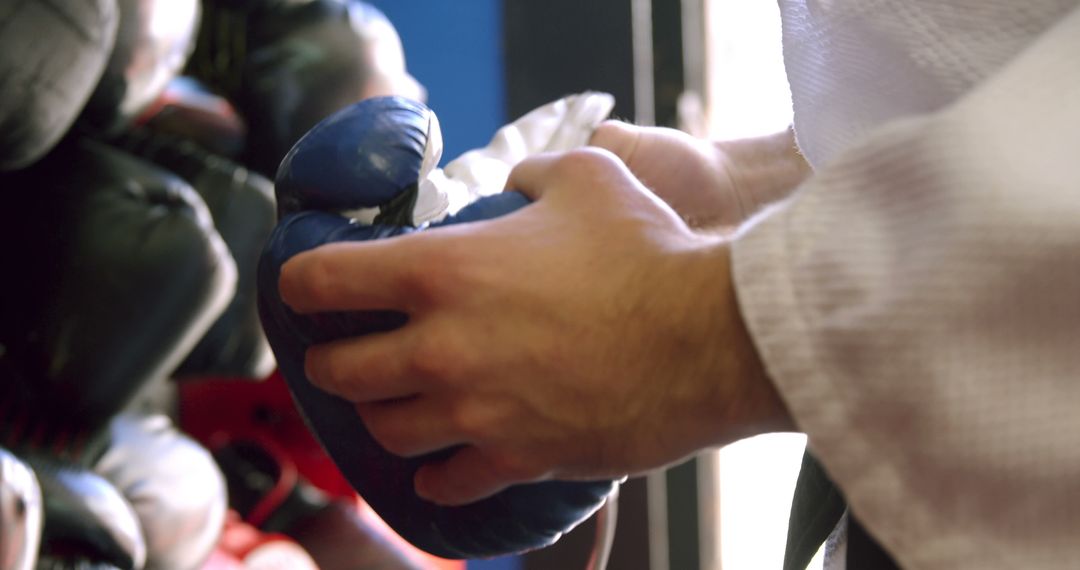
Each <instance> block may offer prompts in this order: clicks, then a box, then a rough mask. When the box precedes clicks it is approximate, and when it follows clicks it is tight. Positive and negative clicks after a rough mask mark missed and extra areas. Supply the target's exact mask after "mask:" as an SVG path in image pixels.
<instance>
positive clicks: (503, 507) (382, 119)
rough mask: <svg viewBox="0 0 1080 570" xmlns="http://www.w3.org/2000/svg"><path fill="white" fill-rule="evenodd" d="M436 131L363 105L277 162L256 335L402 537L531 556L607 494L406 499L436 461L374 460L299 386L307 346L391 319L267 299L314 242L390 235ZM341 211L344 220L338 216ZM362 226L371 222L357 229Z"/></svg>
mask: <svg viewBox="0 0 1080 570" xmlns="http://www.w3.org/2000/svg"><path fill="white" fill-rule="evenodd" d="M439 141H440V135H439V133H438V123H437V121H436V120H435V118H434V114H433V113H431V111H430V110H428V109H427V108H426V107H424V106H423V105H421V104H419V103H415V102H412V101H409V100H406V99H401V98H394V97H388V98H377V99H369V100H366V101H363V102H361V103H358V104H356V105H353V106H351V107H349V108H347V109H345V110H343V111H341V112H339V113H337V114H335V115H333V116H331V117H330V118H328V119H326V120H325V121H324V122H322V123H320V124H319V125H318V126H317V127H315V128H314V129H312V131H311V132H310V133H308V134H307V135H305V137H304V138H303V139H301V140H300V142H298V143H297V144H296V146H295V147H294V148H293V149H292V150H291V151H290V152H289V154H288V156H287V157H286V158H285V160H284V162H283V163H282V166H281V169H280V170H279V172H278V177H277V193H278V207H279V213H280V215H282V216H283V217H282V219H281V221H280V223H279V225H278V227H277V228H276V229H275V231H274V233H273V235H272V237H271V239H270V241H269V243H268V244H267V248H266V251H265V253H264V254H263V259H262V261H261V263H260V267H259V304H260V312H261V313H262V315H263V325H264V327H265V328H266V332H267V338H268V339H269V340H270V344H271V346H272V347H273V348H274V353H275V354H276V356H277V359H278V364H279V367H280V369H281V372H282V374H283V376H284V377H285V380H286V381H287V383H288V385H289V388H290V390H291V391H292V394H293V397H294V399H295V400H296V403H297V404H298V406H299V408H300V409H301V411H302V413H303V414H304V415H305V416H306V418H307V421H308V423H309V425H310V426H311V427H312V428H313V431H314V432H315V434H316V436H317V437H318V439H319V440H320V441H321V443H322V445H323V446H324V447H325V448H326V450H327V452H328V453H329V455H330V456H331V458H333V459H334V461H335V462H336V463H337V465H338V467H339V468H340V469H341V471H342V473H343V474H344V475H345V477H346V478H347V479H348V480H349V482H350V483H351V484H352V485H353V486H354V487H355V488H356V490H357V491H358V492H359V493H360V495H361V496H362V497H363V498H364V499H365V500H366V501H367V502H368V503H369V504H370V505H371V506H372V508H374V510H375V511H376V512H377V513H378V514H379V515H380V516H381V517H382V518H383V520H385V521H386V522H387V524H389V525H390V526H391V528H393V529H394V530H395V531H397V532H398V534H400V535H401V536H402V537H403V538H405V539H406V540H408V541H409V542H411V543H413V544H414V545H416V546H417V547H419V548H421V549H423V550H426V551H428V552H430V553H432V554H435V555H437V556H442V557H446V558H481V557H490V556H498V555H503V554H508V553H512V552H519V551H524V550H529V549H534V548H539V547H542V546H546V545H548V544H551V543H552V542H554V541H555V540H557V539H558V538H559V537H560V536H561V535H562V533H564V532H566V531H568V530H570V529H571V528H573V527H574V526H575V525H577V524H579V523H580V522H582V521H583V520H585V518H587V517H588V516H589V515H590V514H592V513H593V512H594V511H595V510H596V509H597V508H599V507H600V506H601V505H602V504H603V501H604V500H605V498H606V497H607V496H608V495H609V494H610V493H611V492H612V490H613V489H614V487H615V484H614V483H613V482H612V481H601V482H562V481H549V482H543V483H535V484H526V485H517V486H513V487H510V488H508V489H506V490H504V491H502V492H500V493H498V494H496V495H494V496H492V497H489V498H487V499H484V500H481V501H478V502H476V503H473V504H470V505H465V506H459V507H444V506H437V505H435V504H433V503H430V502H427V501H425V500H423V499H421V498H420V497H418V496H417V495H416V494H415V492H414V490H413V478H414V475H415V473H416V470H417V469H418V468H419V467H420V466H421V465H423V464H425V463H427V462H430V461H433V460H438V459H439V458H443V457H445V456H446V454H447V453H448V452H449V450H444V451H442V452H436V453H433V454H428V455H425V456H421V457H414V458H402V457H398V456H396V455H393V454H391V453H389V452H387V451H386V450H385V449H383V448H382V447H381V446H380V445H379V443H378V442H377V441H375V440H374V438H372V436H371V435H370V434H369V433H368V432H367V430H366V429H365V427H364V425H363V422H362V421H361V419H360V417H359V416H358V415H357V414H356V411H355V409H354V407H353V405H352V404H351V403H349V402H347V401H346V400H344V399H341V398H338V397H336V396H333V395H330V394H328V393H326V392H323V391H322V390H320V389H318V388H316V387H314V386H313V385H312V384H311V383H310V382H309V381H308V379H307V378H306V376H305V375H304V354H305V352H306V350H307V348H308V347H310V346H311V345H313V344H317V343H323V342H327V341H330V340H334V339H339V338H343V337H349V336H357V335H363V334H368V333H371V332H378V331H385V330H389V329H392V328H395V327H397V326H400V325H401V324H403V323H404V321H405V319H406V317H405V316H404V315H402V314H400V313H395V312H359V313H324V314H319V315H312V316H305V315H297V314H295V313H293V312H292V311H291V310H290V309H289V308H288V307H287V306H285V305H284V304H283V303H282V301H281V299H280V296H279V294H278V289H277V284H278V278H279V275H280V269H281V266H282V264H284V263H285V261H287V260H288V259H289V258H290V257H292V256H293V255H295V254H297V253H300V252H302V251H305V250H308V249H311V248H314V247H317V246H319V245H322V244H325V243H331V242H336V241H345V240H370V239H379V238H383V237H389V236H394V235H402V234H406V233H410V232H413V231H420V230H421V229H423V228H422V227H421V228H415V227H411V226H410V224H412V222H413V220H414V218H415V212H416V211H417V208H416V206H417V204H418V200H420V201H423V199H422V197H421V196H419V193H420V192H419V191H420V189H421V188H427V187H428V186H427V181H428V177H429V175H430V174H431V173H432V172H433V171H434V166H435V165H436V164H437V163H438V154H439V150H440V149H439V148H438V145H439ZM526 204H527V199H526V198H525V197H524V196H523V195H521V194H519V193H517V192H505V193H501V194H496V195H492V196H488V197H485V198H481V199H479V200H477V201H475V202H473V203H472V204H470V205H468V206H466V207H465V208H464V209H462V210H461V211H459V212H458V213H457V214H456V215H455V216H451V217H449V218H446V219H444V220H442V221H441V222H437V223H434V224H431V225H432V226H434V225H443V224H453V223H463V222H469V221H473V220H481V219H486V218H492V217H496V216H499V215H502V214H505V213H508V212H511V211H513V210H515V209H517V208H520V207H522V206H524V205H526ZM342 212H347V215H342V214H341V213H342ZM357 218H360V219H370V220H373V223H363V222H360V221H358V219H357Z"/></svg>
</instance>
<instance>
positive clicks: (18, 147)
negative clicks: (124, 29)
mask: <svg viewBox="0 0 1080 570" xmlns="http://www.w3.org/2000/svg"><path fill="white" fill-rule="evenodd" d="M118 21H119V15H118V11H117V8H116V0H56V1H52V2H4V4H3V8H2V9H0V28H2V29H3V32H2V33H0V77H2V78H3V83H4V96H3V97H0V170H15V169H19V168H24V167H26V166H28V165H30V164H31V163H33V162H34V161H36V160H38V159H40V158H41V157H43V156H44V155H45V154H46V153H47V152H49V150H50V149H52V148H53V146H55V145H56V143H57V142H58V141H59V140H60V138H61V137H62V136H63V135H64V133H66V132H67V131H68V129H69V128H70V127H71V124H72V123H73V122H75V118H76V117H77V116H78V115H79V112H80V111H81V110H82V109H83V107H84V106H85V105H86V101H87V99H88V98H89V97H90V94H91V93H92V92H93V90H94V86H96V85H97V83H98V80H99V79H100V78H101V75H102V72H103V71H104V70H105V63H106V62H107V61H108V60H109V54H110V53H112V49H113V45H114V43H115V41H116V27H117V22H118ZM5 190H8V191H9V192H8V193H11V192H14V191H16V190H15V188H13V187H6V188H5ZM19 191H23V192H24V191H25V190H19Z"/></svg>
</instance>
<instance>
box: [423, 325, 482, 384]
mask: <svg viewBox="0 0 1080 570" xmlns="http://www.w3.org/2000/svg"><path fill="white" fill-rule="evenodd" d="M468 368H469V366H468V362H467V359H466V357H465V351H464V349H462V348H461V347H460V343H459V342H457V336H456V335H455V334H454V333H453V332H450V331H447V330H445V329H444V328H439V327H431V330H429V331H428V333H427V334H425V335H423V336H421V337H420V338H419V340H418V341H417V343H416V347H415V349H414V351H413V354H412V360H411V371H412V372H413V373H415V374H418V375H419V376H420V377H422V378H428V379H431V380H436V381H442V382H443V383H452V382H454V381H456V380H458V379H460V378H462V377H463V376H465V375H466V374H467V373H468Z"/></svg>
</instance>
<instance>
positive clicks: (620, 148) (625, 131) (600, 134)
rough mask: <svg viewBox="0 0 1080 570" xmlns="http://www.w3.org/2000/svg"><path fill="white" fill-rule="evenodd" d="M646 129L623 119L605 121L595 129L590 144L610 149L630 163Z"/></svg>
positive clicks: (624, 161) (626, 162)
mask: <svg viewBox="0 0 1080 570" xmlns="http://www.w3.org/2000/svg"><path fill="white" fill-rule="evenodd" d="M644 130H645V129H644V127H639V126H637V125H632V124H630V123H624V122H622V121H615V120H611V121H604V122H603V123H600V126H598V127H596V130H595V131H593V134H592V138H591V139H589V145H590V146H595V147H598V148H602V149H605V150H609V151H611V152H612V153H613V154H615V156H618V157H619V159H620V160H622V161H623V163H625V164H630V161H631V159H632V158H633V156H634V153H635V152H637V148H638V144H640V142H641V135H642V133H643V132H644Z"/></svg>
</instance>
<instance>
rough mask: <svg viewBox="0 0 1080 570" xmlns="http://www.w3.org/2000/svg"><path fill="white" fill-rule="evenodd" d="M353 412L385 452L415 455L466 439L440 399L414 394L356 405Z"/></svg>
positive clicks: (463, 441)
mask: <svg viewBox="0 0 1080 570" xmlns="http://www.w3.org/2000/svg"><path fill="white" fill-rule="evenodd" d="M356 412H357V413H358V414H359V415H360V419H362V420H363V421H364V426H365V427H367V429H368V431H369V432H371V435H372V437H374V438H375V440H376V441H378V442H379V444H381V445H382V446H383V447H384V448H385V449H386V450H387V451H389V452H390V453H393V454H395V455H399V456H401V457H415V456H417V455H423V454H425V453H431V452H432V451H438V450H440V449H444V448H447V447H450V446H453V445H458V444H461V443H465V442H466V438H465V435H464V434H463V433H461V432H460V430H458V429H457V427H456V426H455V425H454V423H453V420H452V416H451V415H449V414H448V413H447V412H446V402H445V401H444V400H442V399H438V398H431V397H427V396H417V397H413V398H406V399H401V400H392V401H386V402H375V403H370V404H357V406H356Z"/></svg>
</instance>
